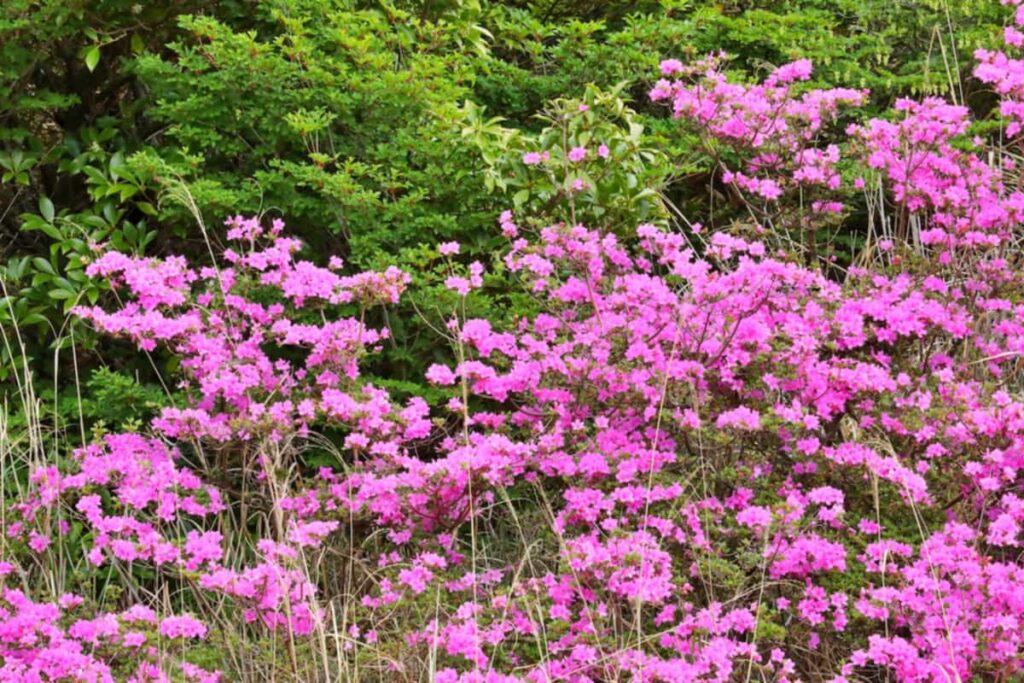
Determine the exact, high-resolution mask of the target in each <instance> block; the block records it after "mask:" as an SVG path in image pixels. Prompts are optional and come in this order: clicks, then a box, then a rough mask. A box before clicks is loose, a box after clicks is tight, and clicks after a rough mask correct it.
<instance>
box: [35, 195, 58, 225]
mask: <svg viewBox="0 0 1024 683" xmlns="http://www.w3.org/2000/svg"><path fill="white" fill-rule="evenodd" d="M39 213H41V214H42V215H43V218H45V219H46V222H47V223H52V222H53V217H54V215H55V214H56V211H55V210H54V208H53V202H52V201H50V198H49V197H40V198H39Z"/></svg>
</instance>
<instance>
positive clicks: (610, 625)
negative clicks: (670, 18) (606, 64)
mask: <svg viewBox="0 0 1024 683" xmlns="http://www.w3.org/2000/svg"><path fill="white" fill-rule="evenodd" d="M1014 26H1015V27H1010V28H1007V29H1006V31H1005V34H1004V40H1005V44H1006V45H1005V47H1004V48H1003V49H1001V50H980V51H979V52H978V53H977V54H976V55H975V57H976V60H977V66H976V70H975V77H976V78H977V80H978V81H979V82H981V83H985V84H988V85H989V86H990V87H991V88H992V89H993V90H994V91H995V92H996V93H997V94H998V96H999V97H1000V98H1001V105H1000V108H999V114H1000V116H1001V118H1000V120H999V121H998V123H999V125H1000V126H1001V130H1000V135H999V136H998V137H986V134H984V133H983V132H978V130H977V127H976V126H975V124H976V122H975V120H974V119H973V117H972V114H971V112H970V110H969V109H968V108H966V107H965V106H962V105H958V104H953V103H950V102H947V101H945V100H941V99H938V98H926V99H924V100H920V101H914V100H899V101H898V102H896V103H895V104H894V106H893V107H892V110H891V111H889V112H887V113H886V115H885V116H882V117H872V116H858V114H859V108H861V107H863V106H866V104H867V103H868V102H869V95H868V93H866V92H865V91H863V90H861V89H859V88H858V89H847V88H828V89H821V88H816V87H813V85H811V84H810V79H811V78H812V74H813V68H814V67H813V64H812V63H810V62H809V61H806V60H799V61H796V62H793V63H790V64H786V65H783V66H780V67H778V68H777V69H775V70H774V71H772V72H771V73H770V74H769V75H768V76H767V77H766V78H765V79H764V80H763V81H762V82H760V83H756V84H749V83H740V82H736V81H735V80H733V79H731V78H730V77H729V76H728V75H727V74H726V73H725V71H724V70H723V68H722V64H723V62H722V57H721V56H720V55H713V56H710V57H707V58H704V59H698V60H692V61H683V60H681V59H678V58H675V57H672V58H669V59H666V60H664V61H663V62H661V65H660V79H658V80H657V82H656V84H655V85H654V87H653V88H652V90H651V91H650V93H649V97H650V100H651V101H652V104H651V106H665V107H667V108H668V110H669V112H670V115H671V116H672V120H673V125H674V126H676V127H677V128H678V130H679V134H680V135H681V136H686V137H687V139H692V140H696V141H698V144H700V145H701V146H702V147H701V148H702V149H704V150H706V152H707V153H708V155H709V157H710V158H712V159H713V161H714V164H713V168H712V174H713V177H714V179H715V182H717V183H719V184H720V186H721V187H722V188H723V189H724V191H725V192H728V193H729V196H730V197H731V198H732V200H733V201H734V202H735V205H736V206H737V207H740V208H742V209H743V211H744V212H745V213H746V219H740V218H737V219H736V220H735V221H734V222H732V223H731V224H729V225H721V226H707V225H701V224H700V222H686V223H685V224H684V225H683V226H680V227H679V228H678V229H674V228H672V227H669V226H670V225H672V224H670V223H668V222H667V221H664V220H661V221H658V222H657V224H655V223H641V224H639V225H635V226H630V227H629V229H625V228H624V227H623V226H621V225H617V224H616V225H611V224H609V225H599V226H594V225H586V224H582V223H579V222H577V221H575V220H573V219H574V218H575V213H574V212H575V210H576V205H575V201H576V198H580V199H581V202H583V200H585V204H581V206H583V207H585V208H583V209H581V215H586V216H593V217H594V218H595V220H598V221H599V222H600V218H601V215H602V214H601V213H600V212H595V211H594V208H593V207H594V205H595V204H596V203H598V202H599V201H600V197H599V194H598V193H597V192H596V191H595V188H594V187H590V186H588V183H595V184H598V185H599V184H600V180H599V179H600V178H604V177H613V176H615V174H617V173H621V172H623V171H622V168H621V167H617V168H612V169H610V170H607V171H603V170H602V169H603V168H604V166H603V164H610V163H612V160H614V159H615V158H620V157H621V158H625V159H628V161H629V163H630V164H635V163H639V161H638V160H637V159H641V160H642V156H636V155H634V152H636V150H630V149H628V148H627V147H626V146H625V144H624V143H623V141H622V140H621V139H611V138H612V137H613V136H615V135H619V133H618V132H617V131H616V128H615V127H614V126H612V125H610V124H608V125H605V123H604V122H602V121H601V120H599V119H597V118H595V117H596V116H597V114H596V113H595V112H592V111H591V110H590V106H589V105H587V104H586V103H583V105H584V106H580V105H579V104H578V103H575V107H572V106H564V107H563V109H562V110H560V113H559V116H560V117H562V118H560V119H558V122H559V125H563V126H564V127H563V128H562V130H565V131H572V132H573V135H574V137H573V139H572V140H571V141H569V140H568V139H567V138H566V139H564V140H563V143H562V145H561V147H559V146H558V144H557V141H554V140H553V136H550V135H549V136H547V137H543V139H542V142H543V143H544V146H542V147H538V148H536V149H521V150H517V153H521V157H520V158H519V164H520V167H519V168H517V169H516V171H515V172H516V175H515V183H521V184H522V185H524V186H526V187H527V188H531V187H536V186H535V185H531V184H530V183H531V182H532V181H531V180H530V178H531V177H536V178H542V179H543V184H542V185H541V187H542V191H543V192H544V193H547V194H546V195H544V196H545V197H547V198H549V200H548V203H551V202H558V204H557V212H558V215H559V216H560V217H561V218H562V220H559V221H556V222H550V221H547V220H545V216H544V214H543V213H542V212H541V213H535V214H534V215H528V214H524V212H523V211H524V207H529V208H535V209H537V211H542V210H543V208H544V207H543V206H540V207H539V208H538V207H537V204H536V203H531V204H528V203H527V201H526V199H524V200H523V201H522V202H517V206H516V207H514V208H513V209H510V210H508V211H505V212H504V213H502V214H500V216H496V217H495V218H496V219H497V220H496V225H495V228H494V233H493V234H494V236H495V237H497V236H500V237H501V238H502V239H503V240H504V242H505V245H506V246H505V247H504V248H503V251H502V253H501V254H500V256H499V258H496V259H494V261H493V262H491V263H486V264H485V263H483V262H482V261H480V260H477V258H476V254H475V253H472V252H470V253H466V252H467V250H466V249H464V248H463V245H462V244H460V243H459V242H458V241H446V242H442V243H440V244H437V245H436V246H434V247H431V248H429V254H427V255H426V256H425V258H426V260H427V266H426V267H429V268H431V269H434V271H435V272H437V273H439V278H440V279H441V280H442V281H443V287H444V288H445V290H446V295H445V296H444V297H439V298H438V299H437V301H438V302H442V303H444V304H445V305H447V306H448V308H447V309H446V310H443V311H440V312H438V314H437V316H436V319H437V320H439V321H440V322H439V323H438V324H432V328H433V329H432V331H433V333H434V335H435V342H434V343H435V344H436V345H438V346H439V347H442V348H444V349H446V355H447V356H448V357H450V358H452V359H454V360H453V361H452V362H445V363H433V364H431V365H430V366H429V367H428V368H427V369H426V371H425V373H424V377H423V378H422V381H423V382H424V383H425V386H427V387H429V392H430V393H429V395H412V396H408V395H404V394H403V395H400V394H398V393H397V392H393V391H390V390H389V389H388V388H387V387H385V386H381V383H380V382H379V381H377V379H376V378H375V377H372V376H369V375H367V374H366V373H365V372H364V370H363V367H365V364H366V362H367V359H368V358H370V357H372V356H373V354H379V353H381V351H382V349H383V348H385V347H386V345H387V344H389V342H390V336H391V332H390V329H389V327H388V326H387V325H386V324H378V323H377V322H375V321H379V320H384V319H386V316H384V315H383V314H382V313H381V312H382V311H384V312H386V311H387V310H388V309H389V308H393V307H394V306H395V305H396V304H398V303H399V302H400V301H401V300H402V298H403V297H404V296H408V290H409V288H410V287H412V286H413V284H414V278H413V276H412V274H410V273H408V272H405V271H403V270H402V269H400V268H398V267H385V268H382V269H380V270H379V271H361V270H360V269H350V268H349V267H348V266H347V264H346V263H345V262H344V261H343V260H342V259H341V258H340V257H338V256H328V257H327V258H323V259H319V258H311V257H310V255H309V254H304V253H303V244H302V242H301V241H300V240H298V239H296V238H294V237H292V236H289V228H288V227H287V226H286V225H285V223H284V222H283V221H281V220H267V219H264V218H261V217H259V216H235V217H233V218H230V219H229V220H228V221H227V225H226V226H225V227H226V233H225V234H226V239H227V245H226V246H224V247H223V248H219V247H218V245H217V243H216V242H215V241H214V240H210V241H208V242H207V247H208V248H209V252H210V253H209V255H208V257H207V258H204V259H196V260H195V261H194V262H193V261H190V260H189V259H186V258H184V257H181V256H168V257H141V256H137V255H131V254H126V253H123V252H121V251H118V250H116V249H112V248H107V249H104V248H102V247H97V248H96V250H95V253H94V254H93V255H92V257H91V258H90V259H89V263H88V265H87V266H86V272H87V274H88V275H89V277H91V278H95V279H98V280H103V281H105V282H107V283H108V284H109V292H108V293H107V294H106V295H104V296H103V297H99V298H97V301H96V302H94V303H92V304H90V305H80V306H77V307H76V308H75V309H74V313H75V315H76V316H78V317H79V318H80V319H81V320H82V321H84V322H85V323H86V324H88V325H90V326H91V327H92V328H94V329H95V330H96V331H97V332H99V333H101V334H104V335H108V336H110V337H111V338H116V339H119V340H121V342H120V343H129V344H131V345H133V347H135V348H137V349H138V352H139V353H140V354H143V355H146V356H148V357H152V356H153V355H154V354H165V355H166V356H167V357H170V358H173V359H174V362H173V365H172V367H173V368H174V374H173V383H174V391H173V392H170V391H169V394H170V398H169V399H168V401H167V403H166V404H164V405H161V406H158V407H156V408H155V410H158V413H157V414H156V415H155V416H154V417H153V418H152V419H151V420H150V421H149V422H148V424H146V425H140V426H139V429H137V430H135V431H126V432H108V433H103V434H97V435H96V437H95V438H94V439H93V440H91V441H90V442H89V443H87V444H86V445H84V446H82V447H79V448H76V449H74V450H73V451H72V452H71V453H69V454H67V455H65V456H63V457H59V458H55V459H52V460H49V461H47V460H46V459H43V458H39V459H38V460H39V461H33V462H26V463H23V464H22V465H21V468H22V470H23V471H22V472H21V474H22V475H23V478H22V479H21V480H20V481H19V484H18V486H17V489H16V491H14V492H13V493H11V495H10V498H11V500H10V502H9V505H8V506H7V507H6V508H5V513H4V514H5V517H4V522H5V540H4V545H3V557H2V558H0V559H2V564H0V581H2V582H3V589H2V593H0V657H2V664H0V680H10V681H23V680H24V681H114V680H127V681H140V682H141V681H180V680H187V681H215V680H301V681H312V680H324V681H327V680H331V681H333V680H353V681H355V680H381V681H393V680H401V681H438V682H441V683H469V682H478V681H479V682H483V681H488V682H493V683H505V682H509V683H511V682H513V681H517V682H518V681H523V682H529V683H542V682H548V681H569V682H572V683H585V682H590V681H595V682H596V681H612V680H632V681H651V682H654V681H665V682H672V683H675V682H684V681H685V682H689V681H717V682H721V683H725V682H727V681H753V680H758V681H777V682H779V683H782V682H784V681H818V680H827V681H834V682H836V683H841V682H845V681H850V682H852V681H874V680H894V681H900V682H901V683H939V682H943V683H944V682H947V681H969V680H992V681H1012V680H1019V679H1020V677H1021V676H1024V561H1022V558H1024V556H1022V554H1021V545H1022V543H1024V535H1022V528H1021V527H1022V524H1024V398H1022V395H1021V392H1022V390H1024V386H1022V384H1021V379H1020V378H1021V375H1020V367H1021V354H1022V353H1024V324H1022V323H1021V319H1022V315H1024V307H1022V303H1021V301H1020V292H1022V291H1024V289H1022V288H1024V271H1022V270H1021V260H1020V254H1019V244H1018V240H1019V234H1020V233H1019V228H1018V226H1019V225H1020V223H1021V222H1022V220H1024V191H1021V190H1020V189H1019V178H1018V175H1019V172H1018V169H1017V164H1016V161H1015V150H1016V148H1017V143H1016V142H1015V141H1016V140H1018V139H1019V137H1018V136H1019V133H1020V130H1019V129H1020V125H1021V121H1022V120H1024V114H1022V112H1024V86H1022V83H1024V61H1021V60H1020V59H1018V58H1017V57H1015V56H1013V53H1014V52H1015V50H1016V48H1019V47H1021V46H1022V45H1024V33H1022V32H1021V29H1020V28H1019V27H1021V26H1024V9H1018V11H1017V13H1016V16H1015V22H1014ZM602 101H604V100H602ZM562 104H563V105H564V104H565V102H563V103H562ZM572 117H579V120H576V119H573V118H572ZM972 126H975V128H973V129H972ZM602 136H607V137H608V138H609V139H603V138H602ZM517 144H518V143H517ZM605 173H607V176H606V175H604V174H605ZM634 180H635V178H634ZM538 182H540V181H538ZM577 183H580V185H578V186H577ZM627 184H628V183H627ZM559 188H562V189H559ZM626 190H628V191H629V192H630V193H631V194H630V196H631V197H635V196H636V193H635V191H634V189H633V188H628V187H627V188H625V189H624V190H623V191H626ZM528 194H529V192H528ZM528 198H529V197H527V199H528ZM619 199H620V200H622V202H623V204H626V203H628V202H627V201H626V200H625V199H622V198H619ZM614 205H615V206H616V207H620V206H621V205H620V204H614ZM551 206H555V204H551ZM865 207H866V208H865ZM548 208H550V207H548ZM666 210H667V209H666ZM854 211H867V212H869V213H870V215H871V223H870V225H871V230H870V231H869V232H868V233H866V235H865V236H864V239H865V242H864V245H863V248H862V249H861V250H860V252H859V253H858V254H857V255H856V258H854V259H851V261H850V262H840V261H839V260H837V259H835V258H833V257H832V256H831V255H830V254H828V253H823V252H822V251H821V249H820V245H821V239H820V234H828V233H829V231H833V230H836V229H837V226H838V225H839V221H840V220H841V218H842V217H843V216H846V215H848V214H849V213H851V212H854ZM656 215H657V216H658V217H659V218H662V217H663V215H662V214H661V213H656ZM499 269H500V272H501V275H502V278H503V279H504V281H507V282H511V283H514V285H515V287H516V288H517V292H518V296H520V297H522V298H523V300H524V301H528V302H529V305H528V306H524V311H526V312H525V313H523V314H521V315H519V316H517V317H515V318H514V319H511V320H509V319H507V318H505V317H502V318H500V319H498V318H495V319H488V318H486V317H478V316H476V315H475V314H474V310H475V309H474V304H473V300H474V298H475V297H478V296H482V295H483V293H484V290H485V289H486V286H487V279H488V278H489V277H491V276H492V274H493V273H494V272H495V271H497V270H499ZM424 393H426V392H424ZM428 399H429V400H428Z"/></svg>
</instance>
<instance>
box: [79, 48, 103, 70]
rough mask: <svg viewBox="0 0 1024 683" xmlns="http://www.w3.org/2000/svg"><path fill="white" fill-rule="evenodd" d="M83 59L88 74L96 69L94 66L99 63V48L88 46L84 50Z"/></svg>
mask: <svg viewBox="0 0 1024 683" xmlns="http://www.w3.org/2000/svg"><path fill="white" fill-rule="evenodd" d="M83 59H85V68H86V69H88V70H89V71H90V72H92V71H94V70H95V69H96V65H97V64H99V63H100V47H99V45H90V46H89V47H87V48H86V49H85V54H84V55H83Z"/></svg>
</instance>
